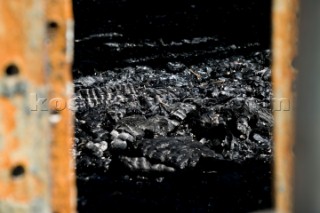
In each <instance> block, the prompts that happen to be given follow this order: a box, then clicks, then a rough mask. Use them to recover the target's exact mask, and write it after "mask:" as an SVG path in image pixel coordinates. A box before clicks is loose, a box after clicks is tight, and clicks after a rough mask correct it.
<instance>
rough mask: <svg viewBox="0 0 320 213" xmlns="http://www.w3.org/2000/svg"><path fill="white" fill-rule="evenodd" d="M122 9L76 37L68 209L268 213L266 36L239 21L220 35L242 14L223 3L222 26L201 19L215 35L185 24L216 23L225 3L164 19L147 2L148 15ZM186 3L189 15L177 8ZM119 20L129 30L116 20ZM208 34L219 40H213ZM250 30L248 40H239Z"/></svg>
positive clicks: (252, 8) (123, 5) (255, 14)
mask: <svg viewBox="0 0 320 213" xmlns="http://www.w3.org/2000/svg"><path fill="white" fill-rule="evenodd" d="M130 2H131V1H123V2H121V3H114V2H109V4H110V5H109V6H113V7H114V8H113V9H114V10H115V11H113V12H112V11H110V12H111V13H112V14H113V15H110V14H109V15H110V16H109V15H106V20H105V21H103V20H101V19H95V18H92V17H91V18H90V19H91V20H95V21H96V23H95V22H93V24H94V25H95V24H97V23H103V26H105V27H106V26H107V27H108V30H109V31H106V30H103V28H99V27H97V28H96V31H95V33H92V31H91V30H92V29H90V27H88V26H86V25H85V26H79V27H78V29H81V30H79V31H81V34H79V35H78V38H77V39H76V54H77V53H78V56H77V55H76V66H75V69H74V74H75V76H76V79H75V82H74V83H75V90H76V91H75V93H76V96H75V100H76V101H75V102H76V106H77V113H76V135H75V140H76V153H75V155H76V157H77V172H78V189H79V211H80V212H92V211H94V212H98V211H104V210H105V211H121V210H123V206H126V207H129V208H131V209H134V210H139V211H143V212H144V211H153V212H158V211H162V212H163V211H173V210H175V211H177V212H208V211H209V212H211V211H217V212H248V211H250V210H257V209H261V208H267V207H270V205H271V204H270V196H271V189H270V178H271V176H270V165H271V157H272V153H271V147H272V141H271V128H272V125H273V119H272V114H271V105H270V104H271V96H272V93H271V84H270V77H271V70H270V50H269V49H268V48H269V41H268V39H265V38H266V37H267V36H266V35H268V30H266V31H259V30H258V29H261V26H259V24H257V23H258V21H257V20H254V19H250V18H248V17H246V18H244V19H243V20H242V21H248V20H253V22H255V23H253V24H252V25H250V26H247V25H243V30H244V31H241V29H239V28H241V27H239V26H236V25H230V23H231V22H232V21H231V20H233V21H235V18H236V17H241V15H243V14H245V13H247V12H248V11H245V10H242V9H241V7H239V8H238V6H239V5H238V6H237V3H234V2H233V4H234V6H231V7H228V8H229V9H230V12H231V13H232V14H233V15H232V16H230V17H233V18H230V17H229V16H228V17H226V18H225V19H224V21H222V22H224V24H221V23H219V22H218V21H216V20H214V19H213V20H214V21H213V24H214V23H215V24H216V25H215V26H216V28H209V27H208V26H207V27H206V26H205V25H201V24H200V25H201V27H202V28H203V29H202V30H201V27H200V25H197V23H198V24H199V23H202V21H204V23H208V22H206V21H205V20H206V18H212V17H211V15H212V14H214V15H213V16H216V17H215V18H218V16H219V15H221V14H225V10H224V9H223V7H225V6H226V5H224V4H223V3H221V4H219V3H218V5H217V7H216V9H215V10H216V11H214V12H215V13H212V11H210V10H208V11H207V10H206V9H205V8H206V6H207V5H206V3H204V2H199V3H195V2H192V4H191V2H187V3H186V4H184V3H182V2H179V3H181V4H180V7H175V6H172V8H171V9H170V10H168V11H167V10H164V8H162V7H159V8H156V9H155V8H154V7H153V6H152V5H150V4H144V5H145V6H149V7H151V8H153V9H150V10H142V9H141V8H139V5H140V4H142V3H141V2H140V3H139V2H137V4H132V2H131V3H130ZM244 2H245V3H244V8H248V10H249V11H251V12H252V13H248V14H250V15H248V16H252V17H251V18H254V17H260V18H261V17H263V19H259V20H260V21H261V23H265V22H264V20H265V17H267V15H263V14H264V13H261V14H262V15H261V14H260V13H259V12H257V11H256V10H255V9H258V7H257V5H255V4H251V3H249V1H244ZM77 3H78V4H79V5H86V6H88V8H90V4H89V3H87V4H86V3H84V1H77ZM144 3H146V2H144ZM229 3H230V2H229ZM190 4H191V5H193V6H194V7H195V8H196V9H190V8H189V9H190V10H189V9H188V8H187V7H190ZM97 5H99V6H100V7H101V8H103V6H104V5H107V3H106V4H104V3H102V2H99V4H98V3H97ZM249 5H250V6H249ZM91 6H92V5H91ZM129 6H130V10H129V11H127V10H128V8H129ZM245 6H247V7H245ZM127 7H128V8H127ZM161 8H162V9H161ZM219 8H220V9H219ZM82 9H83V10H84V11H85V9H84V8H82ZM123 10H124V11H126V12H128V13H130V14H131V15H132V17H131V18H130V19H131V20H128V19H126V18H125V17H122V16H121V15H120V14H122V13H123V12H124V11H123ZM131 10H132V11H136V13H132V11H131ZM184 10H185V11H187V13H188V14H189V15H190V14H193V13H194V14H193V15H194V16H190V17H193V18H192V20H194V22H195V23H193V22H192V21H191V19H190V29H189V28H188V30H186V28H185V27H186V26H187V25H188V22H185V21H186V20H183V17H185V16H179V14H180V12H181V11H182V12H183V11H184ZM99 11H100V10H99V9H97V11H96V12H97V14H98V13H99ZM116 11H118V12H119V14H118V15H115V14H116V13H117V12H116ZM130 11H131V12H130ZM139 11H140V12H142V13H146V14H144V15H142V14H141V13H140V12H139ZM222 11H223V12H222ZM258 11H260V12H261V11H262V9H260V10H258ZM165 12H166V13H167V14H165ZM264 12H265V11H264ZM252 14H253V15H252ZM258 14H259V15H258ZM97 17H98V15H97ZM188 17H189V16H187V17H186V19H188ZM190 17H189V18H190ZM195 17H196V18H195ZM87 18H88V17H87ZM76 19H77V16H76ZM81 19H82V20H85V18H84V16H82V17H81ZM175 21H176V22H177V23H179V24H177V25H175V26H176V28H175V27H173V26H172V24H173V23H171V22H175ZM162 22H163V23H162ZM237 22H239V23H240V22H241V20H236V21H235V23H237ZM129 23H135V25H133V26H136V29H134V28H133V27H132V26H131V25H130V24H129ZM137 23H139V24H140V25H139V24H137ZM150 23H158V24H150ZM160 23H162V24H160ZM117 24H118V25H117ZM226 26H228V27H229V28H230V29H229V28H228V29H227V27H226ZM84 29H87V31H86V32H87V34H86V33H84V31H85V30H84ZM179 29H180V30H182V29H184V31H183V32H179ZM219 29H220V30H221V29H227V30H225V31H223V32H225V34H224V35H221V33H219ZM252 29H255V30H257V31H255V30H253V31H252V33H248V32H249V31H250V30H252ZM161 30H162V31H161ZM170 30H172V31H171V34H168V32H170ZM234 32H237V33H238V34H237V35H238V36H237V37H236V36H234V35H232V34H233V33H234ZM243 32H247V33H243ZM263 33H265V34H264V36H261V37H257V35H262V34H263ZM230 35H232V36H231V37H236V38H237V39H235V41H233V40H232V39H230ZM257 38H258V39H257Z"/></svg>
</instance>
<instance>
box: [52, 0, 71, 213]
mask: <svg viewBox="0 0 320 213" xmlns="http://www.w3.org/2000/svg"><path fill="white" fill-rule="evenodd" d="M71 2H72V1H71V0H48V1H47V10H46V18H47V33H48V43H47V44H48V51H49V60H48V61H49V66H48V67H49V72H48V73H49V82H50V86H51V88H50V94H49V99H50V102H49V104H50V106H49V107H50V109H51V112H52V113H53V114H52V115H51V116H52V119H51V122H52V126H51V130H52V135H53V138H52V146H51V156H52V161H51V172H52V199H51V202H52V209H53V212H59V213H73V212H76V188H75V165H74V160H73V157H72V148H73V147H72V146H73V111H72V106H71V105H70V104H71V102H70V100H72V99H71V98H72V93H73V84H72V76H71V62H72V58H73V42H74V41H73V25H74V24H73V16H72V4H71Z"/></svg>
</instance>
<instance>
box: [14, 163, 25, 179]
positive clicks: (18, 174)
mask: <svg viewBox="0 0 320 213" xmlns="http://www.w3.org/2000/svg"><path fill="white" fill-rule="evenodd" d="M24 173H25V168H24V167H23V166H22V165H17V166H15V167H13V168H12V170H11V177H12V178H18V177H21V176H23V175H24Z"/></svg>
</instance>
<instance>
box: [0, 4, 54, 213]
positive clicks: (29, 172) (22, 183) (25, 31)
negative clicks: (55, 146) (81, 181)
mask: <svg viewBox="0 0 320 213" xmlns="http://www.w3.org/2000/svg"><path fill="white" fill-rule="evenodd" d="M44 3H45V1H43V0H23V1H8V0H0V47H1V48H0V212H4V213H7V212H8V213H9V212H19V213H20V212H26V213H33V212H41V213H48V212H50V187H49V186H50V175H49V166H48V165H49V149H50V148H49V145H50V137H49V133H50V126H49V122H48V118H49V114H48V112H47V111H43V110H40V109H39V108H38V109H37V108H35V109H34V108H32V107H31V106H32V105H33V104H34V103H31V102H29V101H30V100H31V99H30V97H31V94H39V95H41V96H43V97H46V94H47V89H48V88H47V86H46V81H45V72H44V67H45V66H44V55H45V49H44V41H45V29H44V26H45V10H44V8H45V5H44Z"/></svg>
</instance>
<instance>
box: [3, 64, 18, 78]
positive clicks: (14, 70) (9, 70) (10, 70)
mask: <svg viewBox="0 0 320 213" xmlns="http://www.w3.org/2000/svg"><path fill="white" fill-rule="evenodd" d="M19 72H20V71H19V68H18V67H17V65H15V64H9V65H8V66H7V67H6V69H5V73H6V75H7V76H13V75H17V74H19Z"/></svg>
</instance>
